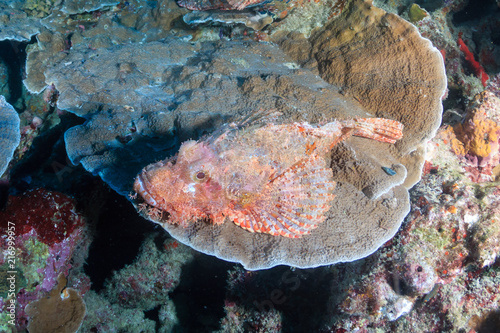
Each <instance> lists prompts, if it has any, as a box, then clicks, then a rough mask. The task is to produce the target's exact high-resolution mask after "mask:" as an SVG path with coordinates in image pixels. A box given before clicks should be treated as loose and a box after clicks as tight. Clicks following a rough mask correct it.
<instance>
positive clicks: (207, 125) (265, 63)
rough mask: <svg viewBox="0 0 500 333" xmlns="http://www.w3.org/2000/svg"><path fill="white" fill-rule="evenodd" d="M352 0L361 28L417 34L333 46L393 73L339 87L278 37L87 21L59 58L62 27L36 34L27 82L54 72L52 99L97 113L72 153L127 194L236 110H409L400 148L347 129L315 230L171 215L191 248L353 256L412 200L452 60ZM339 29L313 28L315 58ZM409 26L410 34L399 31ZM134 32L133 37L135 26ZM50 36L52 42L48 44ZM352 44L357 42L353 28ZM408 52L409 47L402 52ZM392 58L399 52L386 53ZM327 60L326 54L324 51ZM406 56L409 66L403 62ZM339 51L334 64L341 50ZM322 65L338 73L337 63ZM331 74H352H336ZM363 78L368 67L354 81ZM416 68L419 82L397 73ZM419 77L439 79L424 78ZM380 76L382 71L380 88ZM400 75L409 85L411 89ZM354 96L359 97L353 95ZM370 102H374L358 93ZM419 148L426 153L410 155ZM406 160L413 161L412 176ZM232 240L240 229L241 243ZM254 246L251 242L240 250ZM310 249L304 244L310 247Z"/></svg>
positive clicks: (71, 137) (385, 232)
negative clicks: (165, 32)
mask: <svg viewBox="0 0 500 333" xmlns="http://www.w3.org/2000/svg"><path fill="white" fill-rule="evenodd" d="M352 8H353V9H351V10H349V11H347V10H344V12H343V14H342V15H341V16H340V17H339V18H338V19H337V20H336V21H338V22H340V23H341V26H343V25H348V26H353V27H357V25H361V27H360V28H359V29H361V28H363V29H365V30H366V33H365V34H364V35H366V36H371V35H370V33H371V34H373V36H377V38H379V37H380V38H382V37H387V36H388V37H391V36H396V37H394V38H393V39H390V40H391V41H404V40H412V41H413V43H408V44H409V45H414V49H411V51H410V50H408V52H403V53H394V52H393V48H398V47H408V48H410V46H407V45H406V44H404V45H401V46H398V45H397V44H395V45H393V44H388V46H387V47H386V48H379V49H380V51H379V52H378V53H376V58H375V59H372V58H371V57H372V56H373V54H375V53H374V52H372V51H371V50H372V48H373V47H374V46H371V47H367V49H366V50H365V51H363V52H361V53H360V54H357V55H355V54H353V55H352V56H351V55H349V56H346V57H333V58H332V59H337V60H339V61H340V60H341V59H353V60H356V63H355V64H354V66H351V65H349V66H343V65H342V63H343V60H342V61H340V63H339V64H337V65H336V66H339V68H342V67H346V68H355V66H358V65H361V64H365V65H366V64H372V63H375V64H377V65H374V67H376V68H377V69H380V68H392V69H391V71H386V72H393V73H396V74H397V76H396V77H397V79H394V75H385V76H384V75H382V74H384V73H383V72H380V71H376V70H375V69H372V72H373V73H374V74H381V76H380V77H379V76H377V75H374V76H373V77H375V79H373V80H371V81H366V76H365V75H354V74H355V73H354V74H353V73H348V72H347V73H344V75H345V78H346V80H347V81H348V82H349V84H348V85H344V84H342V89H339V88H337V87H336V86H334V85H330V84H328V83H326V82H325V81H323V80H321V79H319V78H318V77H317V76H316V75H314V72H311V71H309V70H307V69H300V68H298V67H297V65H296V64H294V63H293V62H292V61H291V60H290V58H288V57H286V56H285V55H284V54H283V53H282V52H281V51H280V50H279V48H278V47H276V46H274V45H270V44H264V43H256V42H238V41H232V42H231V43H228V42H219V43H209V42H204V43H194V44H192V43H186V42H183V41H182V40H179V39H176V38H172V37H169V38H165V39H163V40H162V42H146V43H142V44H136V43H134V42H131V43H129V44H123V45H115V46H112V43H108V42H107V41H106V39H104V38H98V39H93V37H91V36H90V35H87V32H86V30H85V31H83V33H81V34H82V35H86V36H87V37H84V38H83V39H80V37H79V34H76V33H75V35H74V36H73V37H72V39H71V42H72V46H71V48H69V49H68V52H57V53H55V57H53V58H50V59H51V61H52V64H51V65H50V66H49V65H48V63H43V61H36V60H37V59H38V58H39V57H41V59H48V58H47V55H48V54H53V53H52V52H53V51H55V50H56V49H57V47H55V46H54V43H53V42H51V40H52V39H54V38H56V42H57V40H59V42H57V43H59V46H60V47H64V45H65V41H64V38H62V39H59V38H60V37H57V36H58V34H57V33H56V34H47V35H46V36H41V35H40V36H39V37H40V45H46V46H47V47H46V48H45V49H44V48H40V47H39V48H38V49H37V50H34V51H33V52H31V53H30V55H31V56H32V58H30V55H29V56H28V64H29V66H28V78H27V79H26V81H25V82H26V83H27V84H28V85H29V86H33V87H36V89H43V87H44V86H47V85H51V84H54V86H55V87H56V89H57V90H58V91H59V92H60V95H59V98H58V101H57V106H58V107H59V108H63V109H65V110H68V111H71V112H74V113H76V114H78V115H81V116H84V117H86V118H87V119H88V122H87V123H86V124H84V125H82V126H77V127H75V128H72V129H70V130H69V131H68V132H67V133H66V135H65V140H66V146H67V150H68V154H69V157H70V158H71V160H72V161H73V162H74V163H78V162H81V163H82V164H83V165H84V167H85V168H86V169H87V170H89V171H91V172H93V173H98V174H99V175H100V176H101V177H102V179H104V180H105V181H106V182H108V183H109V184H110V185H111V186H112V187H113V188H114V189H116V190H117V191H118V192H119V193H121V194H123V195H128V194H129V193H130V192H131V189H132V185H133V179H134V177H135V175H137V173H138V172H139V171H140V170H141V169H142V168H143V167H144V166H145V165H147V164H150V163H153V162H155V161H158V160H163V159H165V158H166V157H168V156H171V155H173V154H174V153H175V151H176V149H177V147H178V146H179V142H182V141H185V140H187V139H190V138H198V137H200V136H201V135H202V134H204V133H206V132H211V131H213V130H215V129H217V128H219V127H220V126H222V125H223V124H224V123H227V122H228V121H230V120H235V119H241V118H242V117H244V116H245V115H247V114H249V112H251V111H252V110H259V109H264V110H269V109H277V110H278V111H280V112H281V113H282V114H283V117H284V119H287V121H288V122H293V121H301V122H303V121H307V122H309V123H319V122H322V121H323V120H325V119H326V120H328V119H339V120H341V119H346V118H354V117H372V116H373V114H374V113H376V114H377V116H378V117H381V118H389V119H395V120H398V121H400V122H402V123H403V124H404V125H405V133H404V136H403V139H402V140H400V142H398V143H397V144H396V145H395V146H394V147H393V148H389V147H387V146H385V145H384V143H379V142H376V141H371V142H369V143H368V141H370V140H366V139H362V138H351V139H349V140H348V141H346V142H344V143H342V144H339V145H337V146H336V147H335V149H334V151H333V158H332V162H331V163H330V165H329V167H330V168H331V169H332V170H333V172H334V178H333V179H334V180H335V181H336V182H337V187H336V190H335V191H336V193H335V194H336V195H337V197H338V198H342V200H336V201H335V202H334V203H333V204H332V207H331V209H330V211H329V213H328V217H327V218H326V220H325V222H324V223H322V226H320V227H318V228H317V229H316V230H315V232H316V235H317V236H316V237H317V238H316V237H311V238H310V239H308V240H304V241H301V242H296V243H295V244H294V243H290V242H289V241H283V240H280V241H276V240H273V239H271V238H269V237H268V236H267V235H256V234H253V235H252V234H249V233H248V232H246V231H244V230H241V229H240V230H238V229H239V228H237V227H236V226H234V225H233V226H231V224H224V225H223V226H217V227H216V228H213V226H211V225H210V224H207V223H205V222H203V221H200V222H199V223H196V224H195V225H194V226H193V227H190V228H181V227H179V226H176V225H166V224H162V225H163V226H164V227H165V228H166V229H167V230H168V231H169V232H170V233H171V234H172V235H174V236H175V237H176V238H178V239H179V240H180V241H181V242H183V243H186V244H189V245H190V246H192V247H194V248H195V249H198V250H200V251H202V252H205V253H210V254H214V255H217V256H218V257H221V258H224V259H227V260H233V261H238V262H242V263H244V264H245V265H246V266H247V267H252V268H254V269H256V268H265V267H269V266H273V265H277V264H280V263H287V264H290V265H296V266H301V267H311V266H317V265H323V264H330V263H334V262H338V261H349V260H355V259H357V258H360V257H363V256H366V255H367V254H369V253H371V252H373V251H374V250H375V249H376V248H377V247H378V246H380V245H381V244H382V243H384V242H385V241H386V240H387V239H389V238H390V237H391V236H392V235H393V234H394V233H395V231H396V230H397V228H398V226H399V223H400V221H401V219H402V218H403V216H404V215H405V214H406V212H407V209H408V206H407V190H406V189H405V188H403V187H401V186H398V185H399V184H402V183H403V182H405V181H406V183H407V186H410V185H411V184H413V183H414V182H415V179H418V177H419V175H420V167H421V165H422V164H421V163H420V160H419V156H420V155H419V154H416V153H415V152H412V151H414V150H415V149H417V148H418V147H419V145H421V143H422V142H423V141H425V140H427V139H428V138H429V137H430V136H431V135H432V134H433V132H434V130H435V128H436V126H437V124H438V123H439V115H440V111H441V104H440V99H441V96H442V94H443V89H444V82H443V81H444V71H443V68H442V58H441V55H440V54H439V53H438V52H437V51H436V50H435V49H433V48H432V46H431V45H430V44H429V43H428V42H427V41H425V40H422V39H421V38H420V37H419V35H418V33H417V32H416V31H415V30H414V29H413V28H412V27H411V26H410V25H409V24H408V23H406V22H404V21H403V20H401V19H398V18H397V17H395V16H392V15H386V14H385V13H384V12H383V11H379V10H376V9H375V8H373V7H370V6H369V5H365V4H361V5H360V4H358V6H353V7H352ZM355 8H360V9H359V10H358V11H356V9H355ZM363 15H368V16H370V15H372V16H374V22H378V21H380V20H388V22H390V24H389V27H390V28H389V31H391V33H384V34H382V32H381V30H380V29H381V28H380V27H381V26H382V25H378V24H375V23H374V24H370V25H368V26H366V27H365V26H363V25H362V24H361V23H360V20H358V19H357V18H358V17H360V16H363ZM49 18H50V17H48V18H46V20H47V19H49ZM50 20H52V21H53V20H54V19H53V18H50ZM52 21H51V22H52ZM362 22H364V21H362ZM384 22H385V21H384ZM51 24H54V23H51ZM100 25H102V27H103V29H104V27H105V26H107V29H111V30H112V31H117V34H116V36H115V39H116V40H117V41H120V40H121V41H123V40H124V39H121V38H122V36H121V35H120V33H119V31H121V30H120V29H119V26H118V25H117V23H116V22H115V21H111V20H110V21H106V20H100V21H99V23H98V27H99V26H100ZM95 29H98V28H97V27H96V28H95ZM335 29H341V28H338V27H335V25H333V23H332V26H329V27H327V29H321V30H320V31H318V34H317V35H316V37H315V39H314V43H313V47H312V50H313V51H311V52H313V53H314V52H316V53H318V59H320V60H321V59H322V56H320V54H319V53H320V52H321V48H320V46H319V45H320V44H321V43H322V42H321V41H322V40H327V39H328V38H327V37H328V36H329V35H330V34H331V31H335ZM346 29H347V28H346ZM356 29H358V28H356ZM365 30H363V31H365ZM384 31H386V30H384ZM135 33H136V32H135ZM323 34H325V35H324V36H323ZM401 34H403V35H404V36H405V38H404V39H403V38H399V37H397V36H400V35H401ZM61 36H62V35H61ZM96 36H100V35H96ZM141 36H142V35H138V36H137V38H138V39H137V40H140V38H143V37H141ZM321 36H323V37H321ZM42 37H43V38H42ZM130 38H131V39H130V40H132V41H136V39H135V38H136V36H135V35H132V37H130ZM373 38H375V37H373ZM373 38H368V40H373ZM43 41H47V42H46V44H44V43H45V42H43ZM95 41H99V43H102V44H98V43H95ZM103 41H104V43H103ZM87 42H91V43H92V46H91V47H89V45H88V44H87ZM354 42H355V43H357V42H358V41H357V40H356V41H354ZM360 42H363V41H360ZM57 43H56V44H57ZM345 43H346V45H348V43H353V41H349V39H346V40H345ZM314 45H316V46H314ZM369 45H371V44H369ZM384 45H385V44H384ZM325 47H326V46H325ZM50 48H53V49H52V51H50V50H49V49H50ZM308 49H311V45H309V46H308ZM340 49H346V48H343V47H342V48H340ZM242 50H245V52H241V51H242ZM47 52H48V53H47ZM402 55H405V56H410V55H411V56H412V58H411V59H406V58H401V56H402ZM314 57H316V56H314ZM393 58H396V59H394V61H392V62H391V61H390V59H393ZM322 63H323V64H326V62H322V60H321V62H320V64H322ZM407 63H411V64H412V66H413V67H411V68H407V66H406V64H407ZM330 64H332V66H334V64H335V62H334V61H330ZM30 66H34V67H32V68H31V67H30ZM36 68H38V70H35V69H36ZM319 68H320V72H321V70H323V69H324V68H326V67H325V66H324V65H320V66H319ZM332 68H334V67H332ZM332 71H333V69H332ZM339 71H340V70H339ZM327 72H328V71H325V73H327ZM328 73H330V72H328ZM416 73H419V74H422V73H426V74H427V75H426V76H425V78H422V79H421V80H410V79H409V77H411V76H415V75H416ZM40 74H42V75H40ZM422 75H423V74H422ZM325 77H326V78H327V79H328V80H332V82H333V79H332V76H331V75H329V76H328V75H326V76H325ZM389 77H390V78H391V79H389ZM336 78H337V79H338V80H340V81H339V82H343V81H342V80H341V78H340V77H338V76H336ZM357 80H360V83H359V84H358V85H356V84H355V83H356V82H357ZM398 80H399V81H398ZM408 81H410V82H415V83H414V84H404V85H401V84H399V83H398V82H408ZM419 82H434V83H433V84H432V85H429V86H428V87H424V86H422V85H420V84H418V83H419ZM32 83H33V85H32ZM377 83H382V87H379V86H377ZM401 86H404V87H405V89H403V90H404V91H401V88H400V87H401ZM351 87H353V88H352V91H351V90H349V89H351ZM356 87H360V88H359V89H358V90H359V91H361V90H360V89H361V88H363V87H364V90H363V91H362V92H360V93H359V94H358V95H356V94H354V92H355V91H358V90H356V89H357V88H356ZM354 88H356V89H354ZM339 92H340V93H339ZM345 92H349V93H348V94H347V95H346V93H345ZM416 92H418V93H416ZM343 94H344V95H343ZM394 94H396V95H398V94H399V95H401V96H403V95H404V96H408V97H407V98H406V99H404V98H403V97H401V98H403V100H406V101H407V104H404V105H405V107H400V105H401V103H402V102H401V100H400V99H397V98H396V99H389V98H388V96H391V95H394ZM353 95H354V97H355V98H354V99H352V98H351V97H350V96H353ZM399 95H398V96H399ZM422 96H425V97H422ZM367 101H371V102H370V103H368V102H367ZM363 103H364V104H366V105H365V106H362V104H363ZM367 103H368V104H367ZM366 108H369V110H370V111H367V110H366ZM95 110H101V111H100V112H95ZM429 110H431V112H429ZM407 133H408V134H407ZM144 147H148V149H145V148H144ZM149 147H150V148H152V149H149ZM417 151H418V152H420V150H418V149H417ZM409 152H412V153H411V155H409V154H408V153H409ZM415 160H417V161H419V162H418V163H414V161H415ZM403 164H406V165H407V166H408V168H410V176H411V179H408V178H410V177H407V172H406V168H405V167H404V166H403ZM144 213H145V212H144ZM146 216H148V217H151V215H148V214H146ZM153 220H154V221H157V222H161V221H159V220H157V219H153ZM235 228H236V229H235ZM214 233H215V234H216V235H217V237H215V238H214V236H213V235H214ZM338 233H341V234H342V235H344V236H342V237H341V236H340V235H339V234H338ZM346 235H349V236H346ZM235 239H237V240H238V241H237V242H234V240H235ZM318 244H322V246H321V247H318ZM249 248H252V250H245V249H249ZM305 248H307V252H308V255H307V256H304V255H303V253H304V249H305ZM325 249H326V250H325Z"/></svg>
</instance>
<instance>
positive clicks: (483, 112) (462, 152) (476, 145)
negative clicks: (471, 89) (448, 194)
mask: <svg viewBox="0 0 500 333" xmlns="http://www.w3.org/2000/svg"><path fill="white" fill-rule="evenodd" d="M499 111H500V98H498V97H496V96H495V94H494V93H493V92H490V91H488V90H486V91H484V92H482V93H480V94H478V95H476V96H475V97H474V100H473V101H472V102H471V103H470V105H469V107H468V113H467V116H466V117H465V120H464V122H463V123H461V124H457V125H455V126H453V127H451V126H449V127H448V128H447V129H446V131H445V132H444V134H443V135H444V137H446V138H447V139H448V140H449V141H450V144H451V148H452V150H453V152H454V153H455V154H457V155H459V156H462V157H464V158H465V159H466V161H467V164H468V165H469V166H472V167H474V168H482V170H481V173H484V174H485V176H486V178H485V179H488V178H491V177H488V175H489V176H491V175H492V170H493V169H494V168H495V167H496V166H497V165H499V164H500V152H499V147H500V144H499V143H500V142H499V140H500V113H499ZM475 178H476V177H475ZM477 179H480V178H477Z"/></svg>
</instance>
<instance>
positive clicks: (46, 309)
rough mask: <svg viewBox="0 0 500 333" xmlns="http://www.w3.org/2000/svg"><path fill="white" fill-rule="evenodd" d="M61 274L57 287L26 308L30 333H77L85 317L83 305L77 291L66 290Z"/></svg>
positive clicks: (64, 280) (63, 277)
mask: <svg viewBox="0 0 500 333" xmlns="http://www.w3.org/2000/svg"><path fill="white" fill-rule="evenodd" d="M65 286H66V278H65V276H64V275H63V274H62V273H61V274H59V277H58V278H57V286H56V287H55V288H54V289H53V290H52V291H51V292H50V293H49V295H48V296H47V297H43V298H41V299H39V300H37V301H35V302H32V303H30V304H28V306H26V313H27V314H28V316H29V324H28V330H29V332H30V333H47V332H51V333H73V332H76V331H78V328H79V327H80V325H81V323H82V321H83V317H84V316H85V303H84V302H83V299H82V297H81V296H80V295H79V294H78V291H76V290H75V289H72V288H66V287H65Z"/></svg>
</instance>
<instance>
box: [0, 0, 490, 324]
mask: <svg viewBox="0 0 500 333" xmlns="http://www.w3.org/2000/svg"><path fill="white" fill-rule="evenodd" d="M429 41H430V42H429ZM499 72H500V2H499V1H498V0H496V1H495V0H482V1H467V0H457V1H453V0H445V1H437V0H429V1H416V2H413V1H411V0H409V1H406V0H387V1H385V0H382V1H380V0H374V1H373V3H372V2H371V1H362V0H324V1H320V0H287V1H285V0H268V1H259V0H246V1H244V0H242V1H236V0H178V1H177V2H176V1H175V0H158V1H140V0H131V1H113V0H109V1H104V0H92V1H79V0H55V1H53V0H40V1H39V0H29V1H2V0H0V95H1V97H0V173H2V175H1V178H0V205H1V210H0V234H1V237H0V249H1V250H2V251H1V252H0V332H26V331H29V332H76V331H78V332H335V333H343V332H464V333H465V332H467V333H472V332H481V333H488V332H500V306H499V301H500V259H499V253H500V73H499ZM271 109H273V110H277V111H279V112H280V113H281V114H282V117H283V118H284V119H285V120H283V119H282V120H281V121H284V122H290V123H291V122H297V123H299V124H304V123H305V122H308V123H311V124H324V123H327V122H329V121H332V120H333V119H350V118H353V117H378V118H388V119H394V120H396V121H399V122H401V123H403V125H404V132H403V138H402V139H401V140H399V141H398V142H396V143H395V144H394V145H392V144H391V145H389V144H387V143H380V142H375V140H367V139H363V138H350V139H348V140H347V141H346V142H343V143H339V144H338V145H336V146H335V147H334V148H333V150H332V151H331V157H328V158H329V161H330V160H331V162H329V163H330V164H329V165H328V168H329V169H331V170H332V172H333V175H334V177H333V180H335V181H336V182H337V184H336V189H335V192H334V194H335V195H336V196H335V199H334V200H333V201H332V203H331V205H330V211H329V212H328V213H325V218H326V221H325V222H322V223H320V225H319V226H318V228H317V229H314V230H313V231H312V232H311V234H310V235H307V234H305V235H303V236H302V237H300V238H298V239H293V238H289V239H287V238H285V237H282V236H272V235H270V234H267V233H265V232H264V233H250V232H249V231H247V230H244V229H243V228H240V227H238V226H237V225H235V224H234V223H232V222H230V221H226V222H225V223H224V224H222V225H213V224H212V223H211V222H210V218H205V219H202V220H200V221H195V222H192V223H191V224H190V225H189V226H188V227H185V226H179V225H173V224H171V223H169V222H168V213H166V212H162V211H158V210H157V209H154V207H148V206H147V205H146V206H145V205H144V203H143V201H144V200H142V199H141V197H140V196H137V193H135V192H134V189H133V184H134V180H135V179H136V176H137V174H138V173H139V172H141V170H142V169H143V168H144V167H146V166H147V165H149V164H151V163H155V162H158V161H161V160H164V159H166V158H170V157H172V156H175V154H176V153H177V152H178V150H179V147H180V146H181V144H182V143H183V142H186V141H187V140H190V139H195V140H198V139H201V140H205V138H207V135H209V134H211V133H213V132H216V131H217V130H219V129H220V128H222V127H223V126H224V124H226V123H231V122H233V121H236V122H237V121H239V120H241V119H247V118H246V117H248V115H252V114H254V112H256V111H259V110H271ZM216 133H217V132H216ZM372 141H373V142H372ZM310 148H311V147H309V146H308V147H305V149H307V150H309V149H310ZM250 167H251V166H248V168H250ZM243 169H244V168H243ZM143 199H146V198H143ZM141 200H142V201H141ZM146 201H147V200H146Z"/></svg>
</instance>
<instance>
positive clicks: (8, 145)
mask: <svg viewBox="0 0 500 333" xmlns="http://www.w3.org/2000/svg"><path fill="white" fill-rule="evenodd" d="M19 124H20V121H19V115H18V114H17V111H16V110H14V108H13V107H12V106H11V105H10V104H9V103H7V102H6V101H5V97H4V96H2V95H0V131H1V133H2V134H1V136H0V177H1V176H2V175H3V173H4V172H5V170H6V169H7V166H8V165H9V162H10V160H11V159H12V156H13V155H14V150H15V149H16V147H17V145H18V144H19V141H20V140H21V134H20V132H19Z"/></svg>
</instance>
